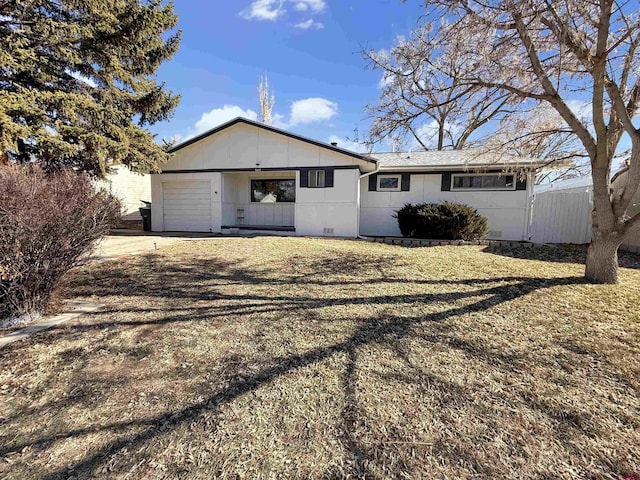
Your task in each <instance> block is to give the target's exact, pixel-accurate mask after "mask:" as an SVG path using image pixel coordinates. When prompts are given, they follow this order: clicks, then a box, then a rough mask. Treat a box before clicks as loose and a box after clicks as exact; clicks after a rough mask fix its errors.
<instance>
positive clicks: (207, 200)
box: [151, 118, 540, 240]
mask: <svg viewBox="0 0 640 480" xmlns="http://www.w3.org/2000/svg"><path fill="white" fill-rule="evenodd" d="M171 152H172V153H173V158H172V159H171V160H170V161H169V162H168V163H167V164H165V165H164V166H163V168H162V171H161V172H160V173H157V174H152V175H151V196H152V207H151V208H152V211H151V215H152V217H151V220H152V229H153V230H154V231H158V232H162V231H194V232H216V233H218V232H220V233H230V232H235V231H239V230H242V231H244V232H263V231H271V232H280V233H282V234H287V235H312V236H337V237H357V236H361V235H363V236H399V235H400V231H399V229H398V225H397V221H396V220H395V219H394V218H393V214H394V212H395V211H396V210H397V209H399V208H400V207H402V206H403V205H404V204H405V203H420V202H438V201H444V200H449V201H455V202H461V203H465V204H467V205H470V206H472V207H475V208H477V209H478V211H479V212H480V213H481V214H482V215H484V216H485V217H487V219H488V223H489V230H490V233H489V238H495V239H505V240H525V239H527V229H528V218H529V209H530V198H531V194H532V184H533V181H532V178H533V172H534V171H535V169H536V168H537V167H539V166H540V162H539V161H536V160H534V159H530V158H520V157H508V156H500V157H496V156H491V155H488V154H482V153H479V152H472V151H466V152H465V151H441V152H438V151H428V152H402V153H400V152H398V153H372V154H360V153H355V152H352V151H350V150H346V149H344V148H340V147H339V146H338V145H337V144H335V143H334V144H327V143H324V142H319V141H316V140H313V139H310V138H305V137H301V136H299V135H296V134H293V133H291V132H287V131H285V130H281V129H278V128H274V127H272V126H270V125H265V124H262V123H259V122H255V121H252V120H248V119H244V118H236V119H234V120H232V121H229V122H227V123H225V124H223V125H221V126H219V127H217V128H214V129H212V130H210V131H208V132H205V133H203V134H202V135H199V136H197V137H194V138H192V139H189V140H187V141H185V142H183V143H180V144H178V145H176V146H174V147H173V148H172V150H171Z"/></svg>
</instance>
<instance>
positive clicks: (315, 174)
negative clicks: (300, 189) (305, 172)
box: [307, 170, 325, 188]
mask: <svg viewBox="0 0 640 480" xmlns="http://www.w3.org/2000/svg"><path fill="white" fill-rule="evenodd" d="M308 180H309V181H308V183H307V184H308V185H309V188H324V186H325V173H324V170H309V177H308Z"/></svg>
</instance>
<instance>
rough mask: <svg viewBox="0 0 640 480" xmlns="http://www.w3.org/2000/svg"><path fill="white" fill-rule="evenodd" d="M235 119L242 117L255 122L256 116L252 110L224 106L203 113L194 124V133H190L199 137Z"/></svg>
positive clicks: (235, 106)
mask: <svg viewBox="0 0 640 480" xmlns="http://www.w3.org/2000/svg"><path fill="white" fill-rule="evenodd" d="M236 117H244V118H248V119H250V120H257V119H258V114H257V113H256V112H254V111H253V110H250V109H247V110H243V109H242V108H240V107H238V106H237V105H225V106H223V107H222V108H214V109H213V110H211V111H210V112H207V113H203V114H202V117H200V120H198V121H197V122H196V124H195V131H194V132H193V133H192V135H191V136H193V135H199V134H201V133H203V132H206V131H207V130H211V129H212V128H215V127H217V126H218V125H222V124H223V123H225V122H228V121H229V120H232V119H234V118H236Z"/></svg>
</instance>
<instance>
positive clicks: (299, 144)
mask: <svg viewBox="0 0 640 480" xmlns="http://www.w3.org/2000/svg"><path fill="white" fill-rule="evenodd" d="M318 165H323V166H336V165H364V162H363V161H362V160H358V159H356V158H354V157H351V156H349V155H345V154H342V153H338V152H333V151H331V150H327V149H326V148H322V147H318V146H316V145H312V144H310V143H307V142H303V141H302V140H297V139H295V138H291V137H288V136H286V135H282V134H279V133H274V132H270V131H268V130H264V129H262V128H258V127H255V126H252V125H247V124H243V123H239V124H236V125H233V126H231V127H229V128H226V129H224V130H222V131H220V132H218V133H215V134H213V135H211V136H209V137H206V138H203V139H202V140H200V141H198V142H195V143H193V144H191V145H189V146H187V147H184V148H182V149H180V150H178V151H177V152H176V153H175V154H174V156H173V158H172V159H171V160H170V161H169V162H167V163H166V164H165V165H164V166H163V167H162V169H163V170H164V171H167V170H194V169H229V168H250V169H254V168H286V167H313V166H318ZM366 168H368V169H369V170H371V169H373V165H370V166H369V167H366Z"/></svg>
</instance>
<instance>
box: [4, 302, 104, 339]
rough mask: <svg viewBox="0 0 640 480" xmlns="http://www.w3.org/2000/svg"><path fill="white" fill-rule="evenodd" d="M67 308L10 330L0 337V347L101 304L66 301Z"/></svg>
mask: <svg viewBox="0 0 640 480" xmlns="http://www.w3.org/2000/svg"><path fill="white" fill-rule="evenodd" d="M67 306H68V310H67V311H66V312H64V313H61V314H60V315H55V316H53V317H50V318H48V319H45V320H42V321H40V322H38V323H34V324H32V325H29V326H28V327H25V328H22V329H20V330H17V331H15V332H12V333H10V334H8V335H5V336H3V337H0V348H2V347H5V346H7V345H9V344H11V343H13V342H17V341H18V340H22V339H24V338H26V337H28V336H29V335H31V334H32V333H37V332H41V331H43V330H46V329H48V328H51V327H54V326H56V325H59V324H61V323H64V322H67V321H69V320H73V319H74V318H77V317H79V316H80V315H84V314H85V313H92V312H95V311H98V310H100V309H101V308H102V307H103V305H99V304H97V303H89V302H78V301H70V302H67Z"/></svg>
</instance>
